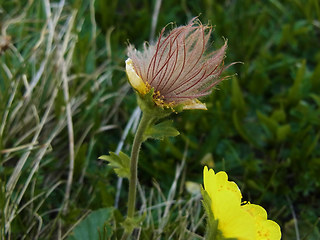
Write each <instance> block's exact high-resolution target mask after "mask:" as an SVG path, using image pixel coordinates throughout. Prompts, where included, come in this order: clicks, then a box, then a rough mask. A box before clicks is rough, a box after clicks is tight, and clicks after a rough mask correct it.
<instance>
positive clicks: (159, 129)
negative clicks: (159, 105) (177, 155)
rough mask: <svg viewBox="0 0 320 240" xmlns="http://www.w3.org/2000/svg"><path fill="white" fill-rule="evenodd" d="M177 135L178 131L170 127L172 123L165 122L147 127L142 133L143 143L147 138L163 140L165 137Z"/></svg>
mask: <svg viewBox="0 0 320 240" xmlns="http://www.w3.org/2000/svg"><path fill="white" fill-rule="evenodd" d="M179 134H180V133H179V131H178V130H177V129H175V128H174V127H173V126H172V121H171V120H167V121H163V122H161V123H158V124H157V125H151V126H150V127H148V128H147V130H146V131H145V132H144V141H145V140H147V139H148V138H153V139H160V140H163V139H164V138H165V137H175V136H178V135H179Z"/></svg>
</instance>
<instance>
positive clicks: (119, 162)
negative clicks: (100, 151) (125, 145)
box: [99, 152, 130, 178]
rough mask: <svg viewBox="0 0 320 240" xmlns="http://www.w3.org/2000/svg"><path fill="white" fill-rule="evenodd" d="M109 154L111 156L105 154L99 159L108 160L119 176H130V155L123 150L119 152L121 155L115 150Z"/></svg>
mask: <svg viewBox="0 0 320 240" xmlns="http://www.w3.org/2000/svg"><path fill="white" fill-rule="evenodd" d="M109 154H110V155H109V156H107V155H103V156H101V157H99V159H101V160H105V161H108V162H109V165H110V166H111V167H113V170H114V171H115V173H116V174H117V175H118V176H119V177H124V178H130V158H129V157H128V155H127V154H125V153H123V152H119V155H117V154H115V153H114V152H109Z"/></svg>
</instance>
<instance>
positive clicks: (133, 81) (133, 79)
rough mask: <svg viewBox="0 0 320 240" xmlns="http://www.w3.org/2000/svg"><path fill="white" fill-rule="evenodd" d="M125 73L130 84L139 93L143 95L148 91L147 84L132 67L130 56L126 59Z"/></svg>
mask: <svg viewBox="0 0 320 240" xmlns="http://www.w3.org/2000/svg"><path fill="white" fill-rule="evenodd" d="M126 73H127V76H128V79H129V83H130V85H131V86H132V87H133V88H134V89H135V90H136V91H138V92H139V93H140V94H143V95H144V94H146V93H147V91H148V89H147V86H146V84H145V83H144V82H143V80H142V79H141V77H139V75H138V74H137V72H136V71H135V69H134V67H133V63H132V59H130V58H128V59H127V60H126Z"/></svg>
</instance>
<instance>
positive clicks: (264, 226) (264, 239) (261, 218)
mask: <svg viewBox="0 0 320 240" xmlns="http://www.w3.org/2000/svg"><path fill="white" fill-rule="evenodd" d="M242 208H243V209H244V210H246V211H247V212H248V213H249V214H250V215H251V216H253V217H254V219H255V224H256V229H257V233H256V239H257V240H280V239H281V230H280V227H279V225H278V224H277V223H276V222H274V221H271V220H267V212H266V210H265V209H264V208H263V207H261V206H259V205H255V204H246V205H244V206H242Z"/></svg>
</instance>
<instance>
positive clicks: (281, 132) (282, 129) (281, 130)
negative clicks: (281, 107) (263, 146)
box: [277, 124, 291, 142]
mask: <svg viewBox="0 0 320 240" xmlns="http://www.w3.org/2000/svg"><path fill="white" fill-rule="evenodd" d="M290 132H291V127H290V124H285V125H283V126H279V127H278V128H277V141H279V142H282V141H284V140H285V139H286V138H287V136H288V134H289V133H290Z"/></svg>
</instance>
